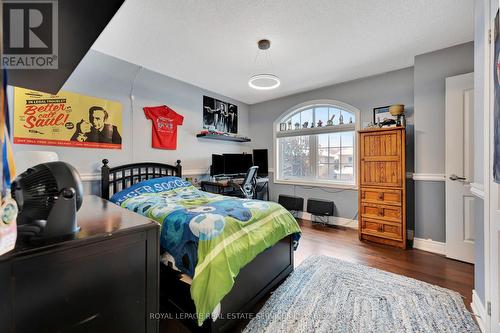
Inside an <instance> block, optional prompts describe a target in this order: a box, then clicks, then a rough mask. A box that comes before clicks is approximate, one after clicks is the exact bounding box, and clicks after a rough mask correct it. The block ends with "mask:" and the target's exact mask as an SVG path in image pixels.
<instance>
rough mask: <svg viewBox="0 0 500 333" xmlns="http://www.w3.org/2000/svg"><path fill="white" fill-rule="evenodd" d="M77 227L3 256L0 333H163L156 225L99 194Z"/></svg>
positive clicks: (87, 202) (85, 204) (86, 206)
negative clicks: (70, 233)
mask: <svg viewBox="0 0 500 333" xmlns="http://www.w3.org/2000/svg"><path fill="white" fill-rule="evenodd" d="M77 223H78V225H79V226H80V228H81V229H80V231H79V232H78V233H76V234H75V236H74V237H73V238H72V239H67V240H64V241H59V242H54V243H47V244H44V245H32V244H25V243H21V242H20V241H19V239H18V243H17V244H16V248H15V249H14V250H12V251H10V252H8V253H6V254H4V255H2V256H0V332H17V333H23V332H27V333H28V332H72V333H75V332H120V333H127V332H130V333H132V332H133V333H137V332H158V329H159V327H158V321H157V320H155V319H151V314H154V313H157V312H158V311H159V279H158V274H159V259H158V258H159V244H158V243H159V231H160V229H159V225H158V223H156V222H154V221H152V220H149V219H147V218H145V217H142V216H140V215H139V214H136V213H133V212H131V211H128V210H126V209H124V208H121V207H118V206H117V205H115V204H113V203H111V202H109V201H106V200H103V199H101V198H99V197H96V196H85V197H84V199H83V205H82V207H81V208H80V210H79V211H78V213H77Z"/></svg>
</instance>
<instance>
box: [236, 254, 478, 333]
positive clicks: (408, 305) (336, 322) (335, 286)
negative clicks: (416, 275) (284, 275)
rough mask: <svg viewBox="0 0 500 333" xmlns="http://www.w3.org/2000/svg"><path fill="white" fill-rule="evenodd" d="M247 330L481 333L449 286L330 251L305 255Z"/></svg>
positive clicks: (457, 295) (461, 301)
mask: <svg viewBox="0 0 500 333" xmlns="http://www.w3.org/2000/svg"><path fill="white" fill-rule="evenodd" d="M244 332H259V333H260V332H268V333H276V332H301V333H302V332H353V333H354V332H356V333H358V332H377V333H379V332H381V333H382V332H433V333H434V332H450V333H457V332H468V333H469V332H480V331H479V328H478V326H477V325H476V323H475V322H474V320H473V318H472V315H471V314H470V313H469V312H468V311H467V309H466V308H465V306H464V302H463V300H462V298H461V296H460V295H459V294H458V293H456V292H454V291H451V290H448V289H445V288H441V287H438V286H435V285H432V284H428V283H425V282H421V281H418V280H415V279H411V278H407V277H404V276H402V275H397V274H393V273H388V272H384V271H381V270H378V269H375V268H371V267H367V266H363V265H359V264H352V263H348V262H345V261H343V260H339V259H336V258H332V257H327V256H311V257H309V258H307V259H306V260H305V261H304V262H303V263H302V264H301V265H300V266H299V267H298V268H296V269H295V271H294V272H293V273H292V274H291V275H290V276H289V277H288V279H287V280H286V281H285V282H284V283H283V284H282V285H281V286H280V287H279V288H278V289H276V291H275V292H274V293H273V294H272V295H271V297H270V298H269V300H268V301H267V302H266V304H265V305H264V307H263V308H262V309H261V311H260V312H259V313H258V314H257V315H256V316H255V317H254V318H253V319H252V320H251V321H250V323H249V324H248V326H247V327H246V328H245V330H244Z"/></svg>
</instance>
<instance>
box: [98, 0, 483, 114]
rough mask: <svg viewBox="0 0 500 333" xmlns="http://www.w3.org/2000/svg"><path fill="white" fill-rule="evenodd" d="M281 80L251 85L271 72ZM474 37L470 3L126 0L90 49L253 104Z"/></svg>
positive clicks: (403, 63) (394, 65)
mask: <svg viewBox="0 0 500 333" xmlns="http://www.w3.org/2000/svg"><path fill="white" fill-rule="evenodd" d="M261 38H268V39H270V40H271V41H272V45H271V49H270V51H271V60H272V71H273V72H274V73H275V74H277V75H278V76H279V77H280V78H281V82H282V84H281V86H280V87H279V88H278V89H275V90H272V91H256V90H253V89H251V88H250V87H248V84H247V82H248V78H249V77H250V76H251V75H253V74H255V73H256V72H262V71H269V70H270V68H271V64H270V63H269V61H266V60H265V58H264V57H262V56H261V57H257V61H255V58H256V55H257V46H256V42H257V40H259V39H261ZM472 39H473V0H439V1H436V0H307V1H305V0H267V1H265V0H253V1H248V0H126V1H125V3H124V5H123V6H122V8H120V10H119V11H118V13H117V14H116V15H115V17H114V18H113V19H112V20H111V22H110V24H109V25H108V26H107V27H106V29H105V30H104V32H103V33H102V34H101V36H100V37H99V38H98V40H97V41H96V42H95V44H94V46H93V47H92V48H93V49H95V50H97V51H100V52H103V53H106V54H109V55H112V56H115V57H117V58H121V59H123V60H126V61H129V62H132V63H135V64H138V65H141V66H143V67H145V68H148V69H151V70H153V71H157V72H160V73H162V74H165V75H168V76H170V77H173V78H176V79H179V80H182V81H185V82H188V83H191V84H194V85H196V86H199V87H202V88H205V89H208V90H211V91H214V92H217V93H219V94H222V95H226V96H228V97H231V98H234V99H236V100H239V101H242V102H245V103H248V104H254V103H258V102H261V101H265V100H269V99H273V98H277V97H281V96H285V95H289V94H292V93H296V92H300V91H305V90H310V89H313V88H317V87H321V86H326V85H329V84H334V83H338V82H343V81H347V80H352V79H356V78H360V77H365V76H369V75H374V74H378V73H383V72H387V71H391V70H395V69H399V68H404V67H408V66H412V65H413V59H414V56H415V55H418V54H422V53H426V52H430V51H434V50H438V49H441V48H445V47H449V46H452V45H456V44H460V43H464V42H468V41H471V40H472Z"/></svg>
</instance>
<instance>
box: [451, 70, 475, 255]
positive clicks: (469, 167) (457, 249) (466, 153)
mask: <svg viewBox="0 0 500 333" xmlns="http://www.w3.org/2000/svg"><path fill="white" fill-rule="evenodd" d="M445 124H446V125H445V137H446V160H445V161H446V162H445V164H446V256H447V257H449V258H453V259H457V260H461V261H466V262H470V263H473V262H474V196H473V195H472V194H471V192H470V183H471V182H472V181H473V177H474V73H468V74H463V75H458V76H453V77H448V78H446V114H445Z"/></svg>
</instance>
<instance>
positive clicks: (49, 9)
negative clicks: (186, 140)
mask: <svg viewBox="0 0 500 333" xmlns="http://www.w3.org/2000/svg"><path fill="white" fill-rule="evenodd" d="M57 5H58V3H57V1H56V0H54V1H36V0H31V1H26V0H6V1H2V6H3V7H2V11H3V46H4V48H3V54H2V67H3V68H9V69H57V68H58V52H57V51H58V18H57Z"/></svg>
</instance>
